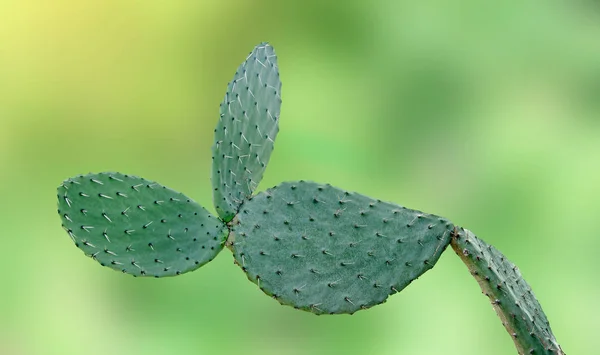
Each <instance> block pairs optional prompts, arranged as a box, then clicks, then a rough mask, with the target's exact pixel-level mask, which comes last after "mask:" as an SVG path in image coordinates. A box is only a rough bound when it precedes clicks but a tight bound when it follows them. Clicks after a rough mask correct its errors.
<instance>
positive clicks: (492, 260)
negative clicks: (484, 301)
mask: <svg viewBox="0 0 600 355" xmlns="http://www.w3.org/2000/svg"><path fill="white" fill-rule="evenodd" d="M452 248H453V249H454V251H455V252H456V254H458V256H460V258H461V259H462V260H463V262H464V263H465V264H466V265H467V266H468V268H469V271H470V272H471V274H472V275H473V277H475V279H476V280H477V282H478V283H479V286H480V287H481V290H482V292H483V293H484V294H485V295H486V296H488V297H489V299H490V301H491V303H492V306H493V307H494V309H495V310H496V313H497V314H498V316H499V317H500V319H501V320H502V324H503V325H504V327H505V328H506V330H507V331H508V333H509V334H510V335H511V336H512V338H513V341H514V343H515V346H516V347H517V350H518V352H519V354H522V355H525V354H548V355H550V354H552V355H556V354H563V351H562V349H561V348H560V345H558V343H557V341H556V338H555V337H554V335H553V334H552V330H551V329H550V323H549V322H548V319H547V318H546V315H545V314H544V312H543V310H542V307H541V306H540V304H539V302H538V300H537V299H536V298H535V295H534V294H533V292H532V291H531V287H530V286H529V285H528V284H527V282H526V281H525V280H524V279H523V277H522V276H521V273H520V272H519V269H518V268H517V267H516V266H515V265H514V264H513V263H511V262H510V261H509V260H508V259H506V257H505V256H504V255H503V254H502V253H500V252H499V251H498V250H497V249H496V248H494V247H493V246H491V245H489V244H487V243H485V242H484V241H483V240H481V239H479V238H477V237H476V236H475V235H474V234H473V233H472V232H471V231H469V230H467V229H463V228H460V229H457V230H456V232H455V233H453V238H452Z"/></svg>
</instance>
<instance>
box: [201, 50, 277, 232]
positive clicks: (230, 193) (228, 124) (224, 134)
mask: <svg viewBox="0 0 600 355" xmlns="http://www.w3.org/2000/svg"><path fill="white" fill-rule="evenodd" d="M280 107H281V81H280V80H279V68H278V66H277V56H276V55H275V50H274V49H273V47H271V46H270V45H269V44H267V43H261V44H259V45H258V46H256V47H255V48H254V50H253V51H252V52H251V53H250V55H249V56H248V58H246V61H244V62H243V63H242V64H241V65H240V67H239V68H238V70H237V71H236V73H235V76H234V77H233V80H232V81H231V82H230V83H229V85H228V87H227V93H226V94H225V98H224V100H223V102H222V103H221V107H220V114H221V115H220V118H219V123H218V124H217V128H216V129H215V142H214V144H213V147H212V153H213V156H212V158H213V165H212V185H213V199H214V203H215V207H216V210H217V213H218V214H219V216H220V217H221V218H222V219H223V220H224V221H226V222H228V221H230V220H231V219H232V218H233V217H234V216H235V214H236V213H237V211H238V209H239V206H240V205H241V203H242V202H243V201H244V199H245V198H247V197H249V196H251V195H252V192H253V191H254V189H255V188H256V187H257V186H258V184H259V182H260V181H261V179H262V176H263V173H264V171H265V168H266V166H267V163H268V162H269V158H270V157H271V152H272V150H273V144H274V141H275V137H276V136H277V132H278V130H279V127H278V121H279V112H280Z"/></svg>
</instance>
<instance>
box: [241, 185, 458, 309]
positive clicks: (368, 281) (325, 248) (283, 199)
mask: <svg viewBox="0 0 600 355" xmlns="http://www.w3.org/2000/svg"><path fill="white" fill-rule="evenodd" d="M237 222H238V223H239V224H238V225H236V226H235V228H234V231H233V233H232V234H231V235H230V240H229V244H230V245H231V246H232V250H233V253H234V256H235V259H236V261H237V263H238V264H239V265H240V266H241V267H242V269H243V270H244V271H245V272H246V274H247V276H248V278H249V279H250V280H251V281H253V282H255V283H257V284H258V286H259V287H260V288H261V289H262V290H263V291H264V292H265V293H267V294H269V295H271V296H273V297H274V298H275V299H277V300H278V301H279V302H280V303H282V304H285V305H290V306H293V307H295V308H299V309H303V310H307V311H310V312H314V313H317V314H322V313H331V314H333V313H354V312H356V311H357V310H360V309H365V308H369V307H372V306H374V305H376V304H379V303H382V302H384V301H385V300H386V299H387V297H388V296H389V295H391V294H394V293H397V292H399V291H401V290H402V289H403V288H405V287H406V286H407V285H408V284H409V283H411V282H412V281H413V280H415V279H416V278H418V277H419V276H420V275H422V274H423V273H424V272H425V271H427V270H429V269H431V268H432V267H433V265H435V263H436V262H437V260H438V258H439V257H440V255H441V253H442V252H443V251H444V249H445V248H446V247H447V246H448V244H449V243H450V235H451V231H452V229H453V227H454V226H453V225H452V223H450V222H448V221H447V220H446V219H444V218H441V217H438V216H434V215H430V214H427V213H422V212H419V211H414V210H410V209H406V208H404V207H400V206H398V205H394V204H391V203H387V202H382V201H378V200H373V199H371V198H369V197H366V196H363V195H360V194H357V193H351V192H346V191H343V190H340V189H338V188H335V187H332V186H330V185H319V184H316V183H312V182H304V181H298V182H286V183H283V184H281V185H279V186H277V187H274V188H272V189H270V190H268V191H266V192H263V193H260V194H258V195H257V196H255V197H253V198H252V199H251V200H250V201H247V202H245V203H244V204H243V205H242V208H241V211H240V214H239V215H238V216H237Z"/></svg>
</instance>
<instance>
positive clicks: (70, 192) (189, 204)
mask: <svg viewBox="0 0 600 355" xmlns="http://www.w3.org/2000/svg"><path fill="white" fill-rule="evenodd" d="M58 213H59V215H60V218H61V219H62V225H63V228H64V229H65V230H66V231H67V233H68V234H69V235H70V236H71V238H72V239H73V241H74V242H75V245H76V246H77V247H79V248H80V249H81V250H83V252H84V253H85V254H86V255H88V256H91V257H92V258H93V259H95V260H96V261H98V262H99V263H100V264H102V265H103V266H108V267H110V268H113V269H115V270H119V271H122V272H124V273H127V274H131V275H135V276H154V277H161V276H174V275H179V274H182V273H184V272H188V271H191V270H194V269H197V268H198V267H200V266H202V265H204V264H206V263H207V262H209V261H210V260H212V259H213V258H214V257H215V256H216V255H217V253H219V251H221V249H222V248H223V244H224V240H225V238H226V235H227V228H226V226H225V225H224V224H223V222H222V221H221V220H219V219H218V218H216V217H214V216H212V215H210V214H209V213H208V212H207V211H206V210H205V209H204V208H203V207H201V206H200V205H198V204H197V203H196V202H194V201H192V200H191V199H189V198H188V197H186V196H184V195H183V194H181V193H178V192H176V191H173V190H171V189H169V188H167V187H165V186H162V185H160V184H158V183H155V182H152V181H148V180H145V179H143V178H139V177H135V176H131V175H124V174H120V173H99V174H89V175H84V176H77V177H73V178H70V179H68V180H66V181H64V182H63V183H62V184H61V185H60V186H59V187H58Z"/></svg>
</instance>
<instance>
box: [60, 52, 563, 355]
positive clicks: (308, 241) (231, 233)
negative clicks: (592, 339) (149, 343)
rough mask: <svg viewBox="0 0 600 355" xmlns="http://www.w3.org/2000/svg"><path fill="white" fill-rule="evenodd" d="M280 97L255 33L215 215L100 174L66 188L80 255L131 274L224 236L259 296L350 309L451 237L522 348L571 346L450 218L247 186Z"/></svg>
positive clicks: (297, 187) (218, 142)
mask: <svg viewBox="0 0 600 355" xmlns="http://www.w3.org/2000/svg"><path fill="white" fill-rule="evenodd" d="M280 105H281V82H280V80H279V69H278V66H277V57H276V55H275V51H274V49H273V47H271V46H270V45H269V44H267V43H261V44H259V45H258V46H256V47H255V48H254V50H253V51H252V52H251V53H250V55H249V56H248V57H247V58H246V60H245V61H244V62H243V63H242V65H241V66H240V67H239V68H238V70H237V72H236V73H235V76H234V78H233V80H232V81H231V82H230V83H229V85H228V87H227V93H226V94H225V99H224V101H223V103H222V104H221V108H220V118H219V122H218V124H217V128H216V129H215V142H214V144H213V147H212V152H213V163H212V185H213V202H214V205H215V208H216V211H217V214H218V217H215V216H212V215H211V214H210V213H208V212H207V211H206V210H205V209H204V208H203V207H202V206H200V205H199V204H197V203H196V202H193V201H192V200H191V199H190V198H188V197H186V196H185V195H183V194H181V193H178V192H176V191H173V190H171V189H169V188H167V187H165V186H162V185H160V184H158V183H156V182H152V181H148V180H145V179H143V178H140V177H136V176H132V175H125V174H121V173H98V174H88V175H79V176H76V177H73V178H70V179H67V180H65V181H64V182H63V183H62V184H61V185H60V186H59V187H58V196H57V197H58V213H59V215H60V218H61V220H62V226H63V228H64V229H65V230H66V231H67V234H68V235H69V236H70V237H71V239H72V240H73V242H74V243H75V245H76V246H77V247H78V248H80V249H81V250H83V251H84V253H85V254H86V255H88V256H90V257H92V258H93V259H95V260H96V261H98V262H99V263H100V264H101V265H103V266H107V267H110V268H112V269H115V270H118V271H122V272H123V273H126V274H131V275H134V276H153V277H162V276H176V275H180V274H182V273H185V272H189V271H192V270H195V269H197V268H199V267H200V266H202V265H204V264H206V263H207V262H209V261H211V260H212V259H214V258H215V257H216V255H217V254H218V253H219V252H220V251H221V250H222V249H223V247H224V245H227V246H228V248H229V249H231V251H232V252H233V255H234V260H235V263H236V264H238V265H239V266H240V267H241V268H242V269H243V270H244V272H245V273H246V275H247V277H248V279H249V280H251V281H253V282H255V283H256V284H257V285H258V286H259V287H260V289H261V290H262V291H263V292H265V293H266V294H268V295H270V296H272V297H274V298H275V299H277V300H278V301H279V302H280V303H281V304H284V305H288V306H292V307H295V308H298V309H302V310H305V311H309V312H312V313H315V314H340V313H347V314H352V313H354V312H356V311H358V310H362V309H367V308H370V307H372V306H375V305H377V304H380V303H383V302H385V301H386V299H387V298H388V297H389V296H390V295H391V294H394V293H398V292H400V291H402V290H403V289H404V288H405V287H406V286H408V284H410V283H411V282H412V281H413V280H415V279H417V278H418V277H420V276H421V275H422V274H424V273H425V272H426V271H428V270H430V269H431V268H432V267H433V266H434V265H436V262H437V260H438V259H439V257H440V255H441V254H442V253H443V252H444V250H445V249H446V248H447V246H448V245H452V248H453V249H454V250H455V251H456V253H457V254H458V255H459V256H460V257H461V259H462V260H463V261H464V262H465V264H466V265H467V266H468V268H469V269H470V270H471V273H472V274H473V276H474V277H475V278H476V279H477V280H478V281H479V283H480V285H481V287H482V289H483V291H484V293H485V294H486V295H488V296H489V297H490V298H491V299H492V301H493V305H494V308H495V309H496V311H497V313H498V315H499V316H500V318H501V320H502V321H503V323H504V325H505V327H506V329H507V330H508V331H509V333H510V334H511V335H512V337H513V340H514V342H515V345H516V347H517V350H518V352H519V353H520V354H525V353H536V354H538V353H541V354H563V352H562V350H561V348H560V346H559V345H558V343H557V341H556V339H555V338H554V335H553V334H552V331H551V330H550V325H549V323H548V320H547V319H546V316H545V315H544V313H543V311H542V309H541V306H540V305H539V303H538V302H537V300H536V299H535V297H534V295H533V293H532V292H531V289H530V287H529V286H528V285H527V283H526V282H525V281H524V280H523V278H522V277H521V275H520V273H519V272H518V270H517V269H516V267H515V266H514V265H513V264H511V263H510V262H509V261H508V260H506V258H504V256H503V255H502V254H501V253H500V252H499V251H497V250H496V249H494V248H493V247H492V246H490V245H488V244H486V243H485V242H483V241H482V240H480V239H478V238H477V237H475V236H474V235H473V234H472V233H471V232H469V231H468V230H466V229H462V228H460V227H457V226H454V224H453V223H452V222H450V221H448V220H447V219H445V218H442V217H438V216H435V215H432V214H427V213H423V212H420V211H415V210H411V209H408V208H405V207H401V206H398V205H396V204H393V203H389V202H382V201H380V200H375V199H372V198H369V197H367V196H364V195H361V194H358V193H354V192H347V191H344V190H342V189H339V188H336V187H333V186H331V185H329V184H325V185H323V184H318V183H314V182H306V181H297V182H285V183H282V184H280V185H278V186H276V187H273V188H271V189H268V190H267V191H264V192H261V193H258V194H256V195H253V193H254V190H255V189H256V187H257V185H258V184H259V182H260V180H261V179H262V175H263V173H264V171H265V169H266V166H267V163H268V162H269V158H270V155H271V152H272V150H273V144H274V141H275V137H276V135H277V132H278V129H279V128H278V123H279V112H280Z"/></svg>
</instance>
